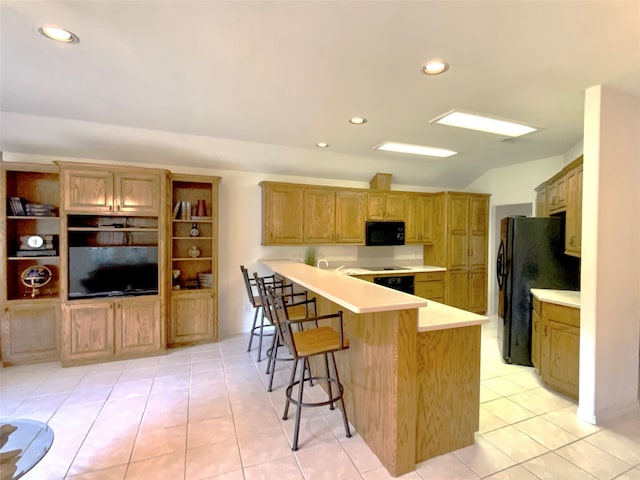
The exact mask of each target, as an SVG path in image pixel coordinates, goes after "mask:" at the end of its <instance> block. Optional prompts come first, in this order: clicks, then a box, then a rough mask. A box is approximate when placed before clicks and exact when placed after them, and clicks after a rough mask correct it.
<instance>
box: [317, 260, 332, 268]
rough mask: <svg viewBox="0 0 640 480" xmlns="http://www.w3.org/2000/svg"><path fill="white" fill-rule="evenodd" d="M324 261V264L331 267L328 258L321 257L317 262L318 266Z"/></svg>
mask: <svg viewBox="0 0 640 480" xmlns="http://www.w3.org/2000/svg"><path fill="white" fill-rule="evenodd" d="M322 262H324V266H325V267H327V268H329V262H328V261H327V259H326V258H321V259H320V260H318V263H317V264H316V268H320V264H321V263H322Z"/></svg>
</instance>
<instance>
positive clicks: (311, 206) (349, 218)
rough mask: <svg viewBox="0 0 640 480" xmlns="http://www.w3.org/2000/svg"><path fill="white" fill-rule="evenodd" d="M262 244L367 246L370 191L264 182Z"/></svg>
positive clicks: (262, 184)
mask: <svg viewBox="0 0 640 480" xmlns="http://www.w3.org/2000/svg"><path fill="white" fill-rule="evenodd" d="M260 186H261V187H262V244H263V245H317V244H341V243H350V244H364V223H365V211H366V198H367V197H366V196H367V193H366V190H361V191H359V190H357V189H336V188H332V187H322V186H315V185H299V184H292V183H274V182H262V183H261V184H260Z"/></svg>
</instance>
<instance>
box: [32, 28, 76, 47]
mask: <svg viewBox="0 0 640 480" xmlns="http://www.w3.org/2000/svg"><path fill="white" fill-rule="evenodd" d="M38 31H39V32H40V33H41V34H42V35H44V36H45V37H47V38H49V39H51V40H55V41H56V42H62V43H78V42H79V41H80V39H79V38H78V37H77V36H76V35H75V34H74V33H73V32H70V31H69V30H65V29H64V28H60V27H56V26H54V25H45V26H44V27H40V28H39V29H38Z"/></svg>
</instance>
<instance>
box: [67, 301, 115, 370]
mask: <svg viewBox="0 0 640 480" xmlns="http://www.w3.org/2000/svg"><path fill="white" fill-rule="evenodd" d="M62 313H63V318H62V361H63V364H65V363H67V364H68V363H79V362H82V361H84V360H87V361H94V360H107V359H111V358H113V354H114V344H113V305H112V304H111V303H110V302H102V303H100V302H96V303H83V304H78V305H63V307H62Z"/></svg>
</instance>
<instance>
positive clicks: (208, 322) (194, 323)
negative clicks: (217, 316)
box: [169, 291, 218, 346]
mask: <svg viewBox="0 0 640 480" xmlns="http://www.w3.org/2000/svg"><path fill="white" fill-rule="evenodd" d="M212 312H213V299H212V298H211V295H210V294H209V293H207V292H198V291H191V292H188V291H181V292H174V293H173V294H172V295H171V320H170V322H169V325H170V326H169V329H170V331H169V346H177V345H185V344H191V343H199V342H205V341H212V340H215V339H217V337H218V331H217V326H216V324H215V322H214V321H213V313H212Z"/></svg>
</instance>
